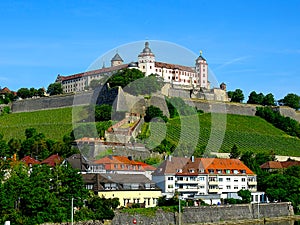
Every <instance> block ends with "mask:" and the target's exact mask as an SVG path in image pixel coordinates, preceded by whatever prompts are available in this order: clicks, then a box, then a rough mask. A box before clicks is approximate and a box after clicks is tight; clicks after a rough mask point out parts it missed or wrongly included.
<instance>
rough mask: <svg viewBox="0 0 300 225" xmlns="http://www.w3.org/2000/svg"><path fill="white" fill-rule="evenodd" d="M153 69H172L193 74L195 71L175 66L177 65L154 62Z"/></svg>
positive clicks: (186, 67)
mask: <svg viewBox="0 0 300 225" xmlns="http://www.w3.org/2000/svg"><path fill="white" fill-rule="evenodd" d="M155 67H159V68H166V69H173V70H175V69H178V70H182V71H187V72H191V73H195V70H194V69H193V68H192V67H188V66H182V65H177V64H170V63H164V62H155Z"/></svg>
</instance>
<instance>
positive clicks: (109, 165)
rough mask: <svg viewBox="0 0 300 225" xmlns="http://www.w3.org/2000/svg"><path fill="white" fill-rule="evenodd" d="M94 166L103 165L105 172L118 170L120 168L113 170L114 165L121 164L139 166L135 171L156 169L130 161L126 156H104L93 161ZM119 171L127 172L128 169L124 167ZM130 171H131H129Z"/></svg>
mask: <svg viewBox="0 0 300 225" xmlns="http://www.w3.org/2000/svg"><path fill="white" fill-rule="evenodd" d="M93 163H94V164H104V165H105V169H107V170H120V169H121V168H114V164H122V165H132V166H141V169H140V170H137V171H154V170H155V169H156V168H155V167H153V166H150V165H148V164H146V163H143V162H137V161H134V160H132V159H129V158H128V157H126V156H112V155H111V156H106V157H103V158H101V159H98V160H95V161H94V162H93ZM121 170H128V168H126V167H124V168H123V169H121ZM130 170H131V169H130Z"/></svg>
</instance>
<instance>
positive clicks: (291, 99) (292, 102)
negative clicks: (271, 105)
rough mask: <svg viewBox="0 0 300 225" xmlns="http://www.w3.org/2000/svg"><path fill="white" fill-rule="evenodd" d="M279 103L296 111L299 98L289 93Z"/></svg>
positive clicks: (299, 106) (298, 106)
mask: <svg viewBox="0 0 300 225" xmlns="http://www.w3.org/2000/svg"><path fill="white" fill-rule="evenodd" d="M279 102H280V103H282V104H283V105H285V106H289V107H291V108H293V109H296V110H298V109H299V108H300V96H298V95H296V94H292V93H289V94H287V95H286V96H285V97H284V98H283V99H281V100H279Z"/></svg>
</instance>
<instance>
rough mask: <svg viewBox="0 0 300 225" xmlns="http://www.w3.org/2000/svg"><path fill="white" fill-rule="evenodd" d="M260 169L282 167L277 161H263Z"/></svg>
mask: <svg viewBox="0 0 300 225" xmlns="http://www.w3.org/2000/svg"><path fill="white" fill-rule="evenodd" d="M260 168H261V169H282V165H281V163H280V162H278V161H269V162H265V163H264V164H262V165H261V166H260Z"/></svg>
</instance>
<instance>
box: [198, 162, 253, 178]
mask: <svg viewBox="0 0 300 225" xmlns="http://www.w3.org/2000/svg"><path fill="white" fill-rule="evenodd" d="M201 163H202V164H203V167H204V170H205V173H209V172H208V170H214V173H217V170H222V172H223V173H224V170H230V174H233V173H234V172H233V170H237V171H239V172H240V171H241V170H244V171H245V172H246V174H254V173H253V171H252V170H250V169H249V168H248V167H247V166H246V165H245V164H244V163H243V162H242V161H240V160H239V159H219V158H201Z"/></svg>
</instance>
